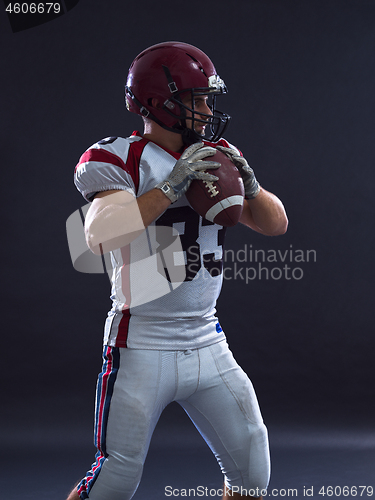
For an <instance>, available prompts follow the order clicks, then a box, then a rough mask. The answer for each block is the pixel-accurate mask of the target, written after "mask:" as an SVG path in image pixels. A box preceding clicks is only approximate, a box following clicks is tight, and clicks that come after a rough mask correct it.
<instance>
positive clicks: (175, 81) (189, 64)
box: [125, 42, 230, 144]
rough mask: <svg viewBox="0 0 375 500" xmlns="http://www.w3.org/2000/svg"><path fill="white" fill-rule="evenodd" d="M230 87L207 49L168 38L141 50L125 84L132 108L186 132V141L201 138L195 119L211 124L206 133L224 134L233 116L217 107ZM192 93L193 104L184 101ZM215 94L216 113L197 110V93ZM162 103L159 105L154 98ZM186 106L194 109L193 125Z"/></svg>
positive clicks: (211, 136) (213, 138)
mask: <svg viewBox="0 0 375 500" xmlns="http://www.w3.org/2000/svg"><path fill="white" fill-rule="evenodd" d="M226 92H227V88H226V86H225V84H224V82H223V80H222V79H221V78H220V77H219V76H218V75H217V74H216V70H215V67H214V65H213V64H212V62H211V60H210V59H209V58H208V57H207V56H206V54H205V53H204V52H202V51H201V50H199V49H197V48H196V47H193V45H189V44H187V43H182V42H164V43H159V44H157V45H153V46H152V47H149V48H148V49H146V50H144V51H143V52H141V53H140V54H139V55H138V56H137V57H136V58H135V59H134V61H133V63H132V64H131V66H130V69H129V74H128V78H127V82H126V87H125V97H126V106H127V108H128V110H129V111H131V112H132V113H136V114H138V115H142V116H145V117H148V118H150V119H152V120H154V121H155V122H156V123H158V124H159V125H160V126H162V127H163V128H165V129H167V130H170V131H172V132H176V133H179V134H181V135H182V138H183V140H184V143H185V144H192V143H194V142H198V141H201V140H202V139H203V137H202V136H201V135H199V134H198V133H197V132H195V130H194V124H195V122H202V123H206V124H208V125H209V128H210V133H209V134H208V133H207V135H206V136H205V137H204V138H205V139H206V140H208V141H212V142H216V141H218V140H219V139H220V137H221V136H222V135H223V133H224V131H225V129H226V127H227V125H228V122H229V120H230V116H229V115H227V114H225V113H222V112H220V111H218V110H217V109H216V108H215V104H216V102H215V101H216V96H217V95H218V94H225V93H226ZM188 93H190V94H191V103H192V104H191V106H192V107H191V108H190V107H188V106H186V105H184V104H183V103H182V99H183V98H184V97H186V95H187V94H188ZM199 95H207V96H208V97H209V98H211V97H212V101H211V103H210V104H209V106H210V108H211V112H212V115H209V114H203V113H199V118H198V117H197V115H198V113H196V112H195V111H194V96H199ZM153 98H156V99H158V100H159V102H160V103H161V106H160V108H155V107H153V106H152V104H151V100H152V99H153ZM186 110H189V111H190V112H191V117H189V120H190V119H191V120H192V128H187V126H186Z"/></svg>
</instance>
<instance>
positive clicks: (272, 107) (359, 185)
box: [0, 0, 375, 500]
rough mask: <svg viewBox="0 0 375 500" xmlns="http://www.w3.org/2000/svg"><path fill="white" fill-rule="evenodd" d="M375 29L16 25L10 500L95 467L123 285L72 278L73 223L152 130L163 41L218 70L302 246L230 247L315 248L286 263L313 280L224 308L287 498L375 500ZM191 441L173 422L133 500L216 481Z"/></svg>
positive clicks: (214, 13) (10, 36) (91, 15)
mask: <svg viewBox="0 0 375 500" xmlns="http://www.w3.org/2000/svg"><path fill="white" fill-rule="evenodd" d="M374 25H375V1H373V0H350V1H349V0H325V1H320V0H305V1H303V0H301V1H297V0H231V1H230V2H228V3H227V2H224V1H222V0H220V1H218V2H215V3H214V2H212V3H210V2H198V1H196V0H189V2H187V3H184V2H180V1H176V0H174V1H169V0H161V1H160V2H155V1H151V0H143V1H142V2H135V3H134V2H128V1H123V0H121V1H120V0H113V1H111V2H107V3H106V4H104V2H99V1H98V0H90V1H89V0H80V2H79V3H78V5H77V6H76V7H75V8H74V9H72V10H71V11H70V12H68V13H67V14H65V15H63V16H61V17H60V18H58V19H56V20H54V21H52V22H49V23H46V24H43V25H41V26H38V27H35V28H32V29H29V30H25V31H21V32H18V33H12V31H11V28H10V24H9V22H8V19H7V17H6V15H5V12H3V13H2V14H0V37H1V47H2V68H1V72H2V78H1V89H2V105H1V108H2V110H1V114H0V115H1V122H2V137H1V152H0V155H1V165H2V186H3V189H2V197H1V198H2V206H3V209H2V224H1V227H2V245H1V247H2V248H1V253H2V263H3V266H2V269H3V279H2V287H1V294H2V296H1V306H2V318H3V321H2V346H3V347H2V364H1V380H2V384H1V387H2V388H1V392H2V401H3V404H2V410H1V416H0V418H1V423H2V425H1V436H2V443H3V446H4V449H5V450H6V453H3V455H2V470H3V472H4V474H3V478H2V484H0V486H1V488H2V489H3V491H5V492H6V497H4V498H7V500H13V499H16V498H22V499H24V498H38V499H39V498H46V499H47V498H58V497H59V498H63V497H64V494H65V493H66V491H67V490H68V489H69V487H70V485H71V484H72V483H73V482H74V481H75V480H76V479H78V478H79V477H80V476H81V475H83V474H84V471H85V470H86V469H87V468H88V467H89V466H90V463H91V460H92V459H93V449H92V447H91V427H92V412H93V398H94V392H95V381H96V375H97V373H98V371H99V370H100V364H101V359H100V354H101V342H102V326H103V322H104V319H105V315H106V313H107V310H108V309H109V308H110V301H109V281H108V279H107V278H106V277H105V276H104V275H88V274H80V273H78V272H76V271H75V270H74V269H73V267H72V264H71V260H70V255H69V249H68V245H67V240H66V232H65V222H66V219H67V218H68V216H69V215H70V214H71V213H72V212H74V211H75V210H76V209H77V208H79V207H80V206H83V205H84V204H85V201H84V200H83V198H81V196H80V195H79V193H78V192H77V191H76V189H75V187H74V185H73V170H74V166H75V164H76V163H77V161H78V159H79V157H80V155H81V154H82V153H83V151H84V150H85V149H86V148H87V147H88V146H90V145H91V144H92V143H94V142H96V141H97V140H99V139H101V138H104V137H107V136H111V135H119V136H127V135H129V134H130V133H131V132H132V131H133V130H134V129H137V128H139V127H141V120H140V119H139V118H137V117H136V116H135V115H131V114H130V113H128V112H127V111H126V109H125V106H124V104H123V84H124V82H125V78H126V74H127V70H128V67H129V65H130V63H131V62H132V60H133V58H134V57H135V56H136V55H137V54H138V53H139V52H140V51H141V50H143V49H144V48H146V47H147V46H149V45H152V44H154V43H158V42H160V41H165V40H179V41H185V42H188V43H191V44H193V45H196V46H198V47H199V48H201V49H202V50H203V51H205V52H206V53H207V54H208V55H209V56H210V57H211V59H212V60H213V62H214V64H215V66H216V69H217V71H218V73H219V75H220V76H221V77H222V78H223V79H224V80H225V82H226V84H227V86H228V88H229V94H228V95H227V96H224V97H222V98H221V100H220V103H219V104H220V107H219V108H220V109H222V110H223V111H226V112H227V113H229V114H230V115H232V117H233V119H232V123H231V124H230V128H229V130H228V132H227V133H226V138H227V139H228V140H229V141H230V142H232V143H235V144H236V145H237V146H238V147H239V148H240V149H241V150H242V151H243V153H244V156H245V157H246V158H247V159H248V161H249V163H250V164H251V165H252V166H253V168H254V170H255V172H256V175H257V177H258V179H259V180H260V182H261V183H262V185H263V186H264V187H265V188H266V189H269V190H270V191H273V192H275V193H276V194H277V195H278V196H279V197H280V198H281V199H282V201H283V202H284V204H285V207H286V210H287V213H288V216H289V220H290V225H289V230H288V232H287V234H285V235H283V236H281V237H277V238H267V237H263V236H260V235H258V234H255V233H254V232H251V231H249V230H246V229H245V228H243V227H235V228H233V229H230V230H229V231H228V233H227V247H226V248H227V249H233V250H234V251H237V250H239V249H242V248H244V245H247V246H248V248H249V247H250V245H252V248H253V250H254V251H255V250H256V249H263V250H265V251H267V250H270V249H271V250H276V251H277V250H280V251H282V252H285V250H287V249H290V248H292V249H293V250H298V249H299V250H302V251H303V252H306V251H307V250H312V249H313V250H315V251H316V261H310V262H302V263H295V262H292V261H290V259H289V258H288V259H287V261H286V263H287V264H288V265H289V266H290V267H291V268H293V267H300V268H301V269H302V270H303V278H302V279H299V280H296V279H290V280H287V279H285V278H281V279H278V280H277V279H271V278H269V279H268V280H267V279H266V278H265V273H263V275H262V276H263V277H261V278H260V279H259V277H257V278H256V279H254V280H252V281H251V282H249V283H247V284H246V283H245V281H244V279H241V277H240V276H239V277H238V279H236V280H233V279H232V280H226V281H225V283H224V288H223V292H222V295H221V298H220V300H219V303H218V313H219V316H220V320H221V323H222V326H223V327H224V330H225V331H226V333H227V337H228V341H229V344H230V346H231V348H232V350H233V352H234V354H235V356H236V358H237V360H238V361H239V363H240V364H241V365H242V366H243V368H244V369H245V371H246V372H247V373H248V374H249V376H250V377H251V379H252V381H253V383H254V385H255V388H256V391H257V393H258V397H259V401H260V404H261V407H262V412H263V416H264V418H265V420H266V423H267V424H268V427H269V430H270V437H271V451H272V452H273V457H274V459H273V471H274V473H273V476H272V478H273V479H272V482H271V484H273V485H274V487H275V488H281V487H286V486H288V487H290V488H292V487H295V488H297V487H300V492H301V493H300V495H301V496H302V485H306V486H307V487H309V485H312V484H314V485H316V487H317V486H318V485H320V484H327V485H328V484H331V483H333V485H334V486H335V485H341V486H344V483H345V481H346V483H345V484H347V483H349V485H352V484H359V481H360V480H362V482H363V484H365V482H366V484H371V481H372V484H373V485H374V483H375V481H374V480H373V473H372V472H370V471H372V470H373V463H374V458H375V457H374V449H373V447H374V444H375V439H374V433H373V431H374V427H373V418H374V401H375V398H374V365H373V359H374V350H375V349H374V348H375V341H374V335H373V332H374V327H373V322H374V299H373V290H372V285H373V283H374V265H373V247H374V224H373V220H374V203H373V200H372V193H373V185H374V178H375V175H374V156H375V155H374V154H375V141H374V126H375V92H374V88H375V66H374V48H375V29H374ZM291 245H292V247H291ZM227 265H228V266H230V265H232V264H231V263H229V262H228V263H227ZM242 265H245V266H248V267H249V266H254V265H255V264H254V263H250V262H247V263H245V264H242ZM264 265H265V266H266V267H268V268H269V270H271V269H272V268H273V267H275V266H276V267H282V265H281V264H280V262H279V263H268V264H264ZM284 265H285V264H284ZM298 276H300V274H298ZM165 429H168V436H169V438H168V439H167V440H166V438H165V431H164V430H165ZM190 433H192V426H191V424H190V423H189V422H188V421H187V418H186V417H185V416H184V415H183V414H182V411H181V410H180V409H179V408H178V407H171V408H168V409H167V410H166V413H165V415H163V417H162V420H161V422H160V425H159V428H158V430H157V433H156V435H155V439H154V442H153V445H152V448H151V452H150V456H149V459H148V462H147V463H146V472H145V476H144V482H143V483H142V485H141V488H140V490H139V491H138V493H137V495H136V498H139V499H142V498H149V497H150V496H153V497H154V498H157V497H158V496H157V495H158V494H160V495H161V496H160V498H164V495H163V494H162V493H163V491H162V489H161V488H162V486H161V485H166V484H169V483H172V484H174V485H175V487H182V486H181V485H183V484H185V483H184V481H185V479H186V477H189V480H190V483H189V484H191V485H192V487H193V486H196V485H198V484H202V482H204V480H206V483H207V485H208V484H215V485H216V487H218V486H219V485H220V482H221V477H220V473H219V472H218V470H217V466H216V464H215V463H214V459H212V457H211V456H210V455H209V452H207V450H206V448H205V447H204V446H205V445H204V444H203V445H202V443H201V440H199V439H200V438H199V437H196V435H195V433H192V434H190ZM173 434H175V437H174V439H172V438H171V436H172V435H173ZM198 440H199V441H198ZM323 445H325V446H326V448H322V446H323ZM327 447H328V448H327ZM20 450H22V451H20ZM296 450H297V451H296ZM322 450H324V453H323V452H322ZM327 450H328V451H327ZM334 450H336V452H337V450H340V453H339V454H338V455H337V454H335V453H336V452H335V451H334ZM205 453H207V456H206V455H205ZM329 453H333V455H332V456H330V455H329ZM337 453H338V452H337ZM345 453H346V454H345ZM161 457H162V458H163V460H161ZM201 457H205V458H204V459H202V460H203V461H202V464H201V463H200V461H199V460H200V458H201ZM339 457H341V459H340V458H339ZM342 457H345V459H344V458H342ZM179 460H180V461H179ZM211 460H213V462H211ZM340 460H341V461H340ZM176 463H178V464H179V465H178V467H179V469H181V473H180V474H179V473H177V472H176V469H175V467H176V465H175V464H176ZM210 464H211V465H210ZM158 467H159V469H158ZM168 467H170V468H168ZM194 467H195V468H196V469H194ZM210 467H211V469H212V472H211V469H210ZM20 470H22V471H23V483H22V484H24V487H23V490H22V494H21V491H20V490H19V489H18V488H16V490H15V488H14V484H15V483H16V484H19V480H18V479H17V477H16V476H15V474H16V472H17V471H18V472H19V471H20ZM172 470H173V478H174V483H173V482H172V479H171V471H172ZM47 471H48V472H47ZM183 472H184V473H183ZM200 474H201V479H199V478H200ZM344 479H345V481H344ZM157 481H160V487H159V490H158V491H156V489H155V488H156V486H155V484H156V483H157ZM163 487H164V486H163ZM34 495H35V497H34ZM318 498H320V497H319V496H318Z"/></svg>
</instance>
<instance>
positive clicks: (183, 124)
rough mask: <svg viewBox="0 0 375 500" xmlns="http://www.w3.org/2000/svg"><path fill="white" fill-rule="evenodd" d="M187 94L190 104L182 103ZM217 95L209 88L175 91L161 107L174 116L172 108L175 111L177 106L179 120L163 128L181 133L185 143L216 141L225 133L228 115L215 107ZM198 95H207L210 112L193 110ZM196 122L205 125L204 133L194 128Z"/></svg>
mask: <svg viewBox="0 0 375 500" xmlns="http://www.w3.org/2000/svg"><path fill="white" fill-rule="evenodd" d="M220 93H221V92H220ZM189 94H190V99H189V102H190V103H191V105H190V106H188V105H187V104H184V101H185V102H186V97H188V96H189ZM217 95H218V93H216V92H213V91H212V90H211V89H210V88H195V89H189V90H184V91H182V92H178V93H176V94H175V95H174V96H173V97H171V98H170V99H167V100H166V101H165V102H164V103H163V106H162V108H163V110H164V111H166V112H167V113H168V114H169V115H171V116H173V117H176V113H175V112H172V110H174V111H175V108H176V106H177V107H178V109H179V110H180V113H179V116H178V118H179V120H178V122H177V123H176V124H175V125H173V127H166V126H164V128H167V129H168V130H171V131H173V132H177V133H179V134H181V135H182V138H183V141H184V143H185V144H186V145H190V144H193V143H195V142H199V141H202V140H203V139H205V140H207V141H210V142H216V141H218V140H219V139H220V138H221V137H222V135H223V134H224V133H225V130H226V128H227V126H228V124H229V120H230V116H229V115H227V114H226V113H223V112H221V111H219V110H218V109H217V108H216V97H217ZM198 96H207V98H208V100H207V106H208V107H209V108H210V110H211V113H212V114H208V113H202V112H201V111H196V110H195V98H196V97H198ZM196 124H202V125H206V128H205V133H204V135H201V134H200V133H199V132H197V131H196V130H195V125H196Z"/></svg>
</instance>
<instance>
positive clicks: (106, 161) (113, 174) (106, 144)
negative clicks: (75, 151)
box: [74, 137, 138, 202]
mask: <svg viewBox="0 0 375 500" xmlns="http://www.w3.org/2000/svg"><path fill="white" fill-rule="evenodd" d="M128 152H129V143H128V142H127V141H126V139H122V138H116V137H111V138H108V139H104V140H103V141H100V142H98V143H96V144H94V145H93V146H91V147H90V148H89V149H87V151H85V153H84V154H83V155H82V156H81V158H80V160H79V162H78V164H77V166H76V168H75V172H74V183H75V185H76V187H77V189H78V191H79V192H80V193H81V194H82V196H83V197H84V198H85V200H87V201H89V202H90V201H92V199H93V197H94V196H95V194H96V193H98V192H101V191H109V190H111V189H118V190H124V191H128V192H130V193H131V194H132V195H133V196H136V192H137V187H138V186H137V185H136V184H137V179H136V178H135V176H134V172H133V171H132V169H131V168H129V166H128V165H127V160H128Z"/></svg>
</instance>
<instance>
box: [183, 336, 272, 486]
mask: <svg viewBox="0 0 375 500" xmlns="http://www.w3.org/2000/svg"><path fill="white" fill-rule="evenodd" d="M202 351H203V350H201V380H200V387H199V390H198V391H197V392H196V393H195V394H193V395H192V396H191V397H189V398H188V399H187V400H185V401H179V403H180V404H181V406H183V407H184V409H185V410H186V412H187V413H188V414H189V416H190V418H191V419H192V420H193V422H194V424H195V425H196V427H197V428H198V430H199V431H200V432H201V434H202V435H203V437H204V438H205V440H206V441H207V443H208V445H209V446H210V447H211V449H212V451H213V452H214V454H215V456H216V457H217V459H218V461H219V463H220V465H221V468H222V471H223V473H224V474H225V475H226V477H227V478H228V482H229V483H230V484H232V485H237V486H244V487H250V485H251V487H254V485H255V484H258V483H259V484H260V486H262V487H264V485H265V484H266V483H267V482H268V477H269V451H268V438H267V429H266V427H265V425H264V423H263V419H262V415H261V412H260V409H259V404H258V401H257V398H256V394H255V391H254V388H253V385H252V383H251V381H250V380H249V378H248V376H247V375H246V374H245V372H244V371H243V370H242V369H241V368H240V367H239V366H238V364H237V363H236V361H235V360H234V358H233V355H232V353H231V352H230V351H229V349H228V347H227V344H226V343H225V342H219V343H217V344H214V345H212V346H210V347H209V348H208V349H207V348H205V350H204V351H205V352H202ZM250 462H251V463H250Z"/></svg>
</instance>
